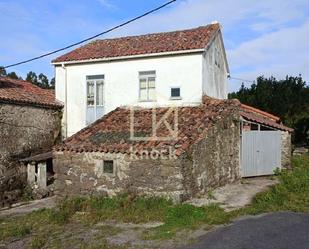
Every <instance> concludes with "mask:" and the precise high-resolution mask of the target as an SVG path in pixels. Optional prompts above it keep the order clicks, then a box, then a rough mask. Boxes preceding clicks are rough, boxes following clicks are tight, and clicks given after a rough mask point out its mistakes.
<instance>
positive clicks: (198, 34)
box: [52, 23, 221, 63]
mask: <svg viewBox="0 0 309 249" xmlns="http://www.w3.org/2000/svg"><path fill="white" fill-rule="evenodd" d="M220 28H221V26H220V24H219V23H216V24H208V25H206V26H200V27H195V28H190V29H183V30H174V31H167V32H157V33H148V34H141V35H132V36H122V37H115V38H106V39H97V40H94V41H92V42H90V43H87V44H84V45H82V46H80V47H78V48H76V49H74V50H71V51H69V52H67V53H65V54H63V55H60V56H58V57H57V58H55V59H53V60H52V63H62V62H70V61H75V62H78V61H84V60H94V59H103V58H121V57H125V56H137V55H138V56H141V55H146V54H157V53H167V52H176V51H177V52H179V51H195V50H202V49H205V47H206V46H207V44H209V42H211V40H212V38H213V37H214V36H215V35H216V34H217V33H218V32H219V31H220Z"/></svg>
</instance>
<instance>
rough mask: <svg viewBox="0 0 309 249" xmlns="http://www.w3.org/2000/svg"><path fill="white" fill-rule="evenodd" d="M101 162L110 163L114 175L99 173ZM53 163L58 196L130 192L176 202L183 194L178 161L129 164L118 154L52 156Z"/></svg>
mask: <svg viewBox="0 0 309 249" xmlns="http://www.w3.org/2000/svg"><path fill="white" fill-rule="evenodd" d="M103 160H113V161H114V170H115V171H114V174H108V173H103ZM53 163H54V170H55V179H56V181H55V186H54V188H55V193H56V194H58V195H60V196H74V195H108V196H113V195H116V194H118V193H121V192H134V193H136V194H150V195H157V196H165V197H170V198H172V199H174V200H175V201H179V200H180V199H181V198H182V196H183V193H184V190H183V185H182V182H183V176H182V174H181V168H182V161H181V160H179V159H176V160H169V159H166V160H163V159H157V160H150V159H137V160H132V159H131V158H130V156H129V155H127V154H121V153H118V154H112V153H99V152H92V153H74V152H55V154H54V161H53Z"/></svg>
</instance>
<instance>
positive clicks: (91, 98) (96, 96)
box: [86, 75, 104, 124]
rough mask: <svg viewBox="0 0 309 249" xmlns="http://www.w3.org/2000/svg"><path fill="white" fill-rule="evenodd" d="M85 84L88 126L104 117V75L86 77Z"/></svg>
mask: <svg viewBox="0 0 309 249" xmlns="http://www.w3.org/2000/svg"><path fill="white" fill-rule="evenodd" d="M86 82H87V114H86V123H87V124H90V123H92V122H94V121H95V120H97V119H98V118H100V117H102V116H103V115H104V99H103V96H104V92H103V87H104V75H91V76H87V77H86Z"/></svg>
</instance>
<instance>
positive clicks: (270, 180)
mask: <svg viewBox="0 0 309 249" xmlns="http://www.w3.org/2000/svg"><path fill="white" fill-rule="evenodd" d="M276 183H278V182H277V180H276V179H275V178H274V177H254V178H243V179H242V180H241V181H240V182H239V183H234V184H227V185H225V186H223V187H220V188H217V189H215V190H213V191H211V192H210V193H209V194H208V196H207V197H204V198H196V199H192V200H189V201H187V203H190V204H192V205H195V206H204V205H209V204H211V203H218V204H219V205H220V206H221V207H222V208H224V210H225V211H232V210H235V209H239V208H242V207H245V206H247V205H249V204H250V202H251V201H252V199H253V197H254V196H255V195H256V194H257V193H259V192H262V191H265V190H267V189H268V188H269V187H270V186H272V185H275V184H276Z"/></svg>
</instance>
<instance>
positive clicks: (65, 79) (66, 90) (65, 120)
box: [62, 63, 68, 138]
mask: <svg viewBox="0 0 309 249" xmlns="http://www.w3.org/2000/svg"><path fill="white" fill-rule="evenodd" d="M62 69H63V70H64V88H65V94H64V112H65V115H64V126H65V134H64V135H65V138H67V137H68V94H67V92H68V84H67V68H66V67H65V65H64V63H62Z"/></svg>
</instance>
